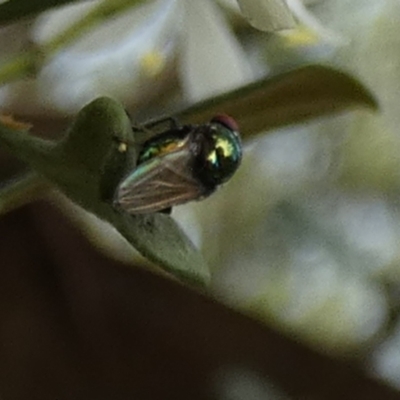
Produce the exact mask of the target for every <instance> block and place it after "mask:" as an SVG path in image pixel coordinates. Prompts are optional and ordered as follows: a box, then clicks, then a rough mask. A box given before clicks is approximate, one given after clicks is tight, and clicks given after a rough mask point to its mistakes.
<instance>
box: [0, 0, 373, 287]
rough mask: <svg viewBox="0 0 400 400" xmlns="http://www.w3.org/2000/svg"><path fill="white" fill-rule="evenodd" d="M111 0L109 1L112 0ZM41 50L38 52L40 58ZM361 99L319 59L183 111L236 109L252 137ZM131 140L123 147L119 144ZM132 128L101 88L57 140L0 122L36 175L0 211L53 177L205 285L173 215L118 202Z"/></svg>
mask: <svg viewBox="0 0 400 400" xmlns="http://www.w3.org/2000/svg"><path fill="white" fill-rule="evenodd" d="M139 2H140V1H126V0H125V1H124V0H119V1H116V2H104V3H101V4H100V5H99V7H97V8H96V9H95V10H93V11H92V12H91V13H90V15H88V16H85V17H83V19H82V20H81V21H78V22H77V23H76V24H74V25H73V26H72V27H71V28H69V29H68V30H67V31H66V32H63V33H62V34H61V35H60V36H59V37H56V38H55V39H53V40H52V42H51V43H48V44H47V45H46V46H45V47H44V48H43V49H34V50H31V51H28V52H26V53H23V54H21V55H20V56H17V58H16V59H14V60H11V62H9V63H7V64H6V65H3V67H0V82H3V83H7V82H9V81H11V80H14V79H17V78H22V77H24V76H26V75H28V74H29V73H31V72H32V66H34V67H35V69H39V68H40V67H41V60H42V62H44V61H43V60H45V59H46V58H48V57H50V56H52V55H53V54H54V52H55V51H56V50H58V49H60V48H62V47H63V46H66V45H68V44H70V43H71V42H72V41H73V40H75V39H76V38H77V37H78V36H79V35H81V34H83V32H85V31H86V30H87V29H88V28H91V27H92V26H94V25H95V24H97V23H99V22H102V21H103V20H105V19H106V18H109V17H110V16H112V15H115V14H116V13H117V12H120V11H121V10H123V9H125V8H127V7H131V6H132V5H134V4H137V3H139ZM62 3H66V1H41V2H38V1H32V0H29V1H22V0H11V1H9V2H6V3H4V4H2V5H0V16H1V17H0V23H1V22H11V21H14V20H16V19H19V18H22V17H24V16H27V15H31V14H32V13H37V12H40V11H43V10H45V9H47V8H49V7H53V6H56V5H60V4H62ZM111 3H112V4H113V5H112V6H111V5H110V4H111ZM38 54H40V55H41V56H42V58H38ZM354 106H361V107H369V108H376V103H375V101H374V98H373V96H372V95H371V94H370V93H369V92H368V90H367V89H366V88H364V87H363V86H362V84H360V83H359V82H358V81H357V80H356V79H354V78H352V77H350V76H349V75H347V74H345V73H343V72H339V71H337V70H334V69H332V68H328V67H322V66H308V67H304V68H300V69H298V70H294V71H291V72H288V73H285V74H282V75H279V76H276V77H272V78H267V79H264V80H260V81H258V82H255V83H253V84H250V85H248V86H246V87H243V88H241V89H238V90H235V91H233V92H230V93H227V94H225V95H222V96H218V97H215V98H213V99H210V100H207V101H205V102H202V103H200V104H197V105H195V106H193V107H190V108H189V109H186V110H182V111H181V112H178V113H177V115H176V116H177V117H178V119H180V120H181V122H183V123H204V122H207V121H208V120H209V119H210V118H211V117H212V116H214V115H215V114H218V113H228V114H230V115H232V116H233V117H234V118H235V119H236V120H237V121H238V122H239V125H240V126H241V129H242V132H243V136H244V137H245V138H249V137H252V136H254V135H255V134H258V133H260V132H265V131H267V130H271V129H273V128H277V127H280V126H284V125H289V124H294V123H299V122H302V121H306V120H308V119H311V118H316V117H319V116H321V115H326V114H330V113H335V112H338V111H343V110H345V109H348V108H351V107H354ZM115 138H118V140H119V141H123V142H124V143H127V144H128V145H127V148H126V151H125V149H121V148H120V147H119V145H118V143H120V142H118V141H116V140H115ZM134 142H135V136H134V133H133V132H132V128H131V122H130V120H129V119H128V117H127V115H126V113H125V111H124V109H123V107H122V105H120V104H119V103H118V102H117V101H115V100H113V99H110V98H107V97H102V98H98V99H96V100H94V101H92V102H91V103H90V104H88V105H87V106H85V107H84V108H83V109H82V110H81V111H80V112H79V114H78V115H77V118H76V120H75V123H74V124H73V126H72V127H71V129H70V130H69V132H68V134H67V135H66V136H65V137H64V138H63V139H62V140H61V141H59V142H52V141H45V140H42V139H39V138H37V137H34V136H32V135H30V134H29V133H28V132H27V131H21V130H16V129H14V128H10V127H9V126H6V125H4V124H3V125H2V124H0V145H1V146H2V147H5V148H7V149H8V150H9V151H10V152H11V153H12V154H13V155H15V156H16V157H18V158H20V159H21V160H23V161H24V162H26V163H27V164H28V165H29V166H30V167H31V168H32V169H33V170H34V171H35V172H36V174H30V175H29V176H28V177H24V178H23V179H22V180H21V181H19V182H16V183H13V184H12V185H11V186H9V187H6V188H4V189H2V191H0V213H2V212H3V213H4V212H8V211H10V210H11V209H12V208H15V207H16V206H19V205H21V204H23V203H24V198H26V202H28V201H30V200H31V199H35V198H37V197H38V196H40V193H43V192H44V191H45V190H47V188H48V187H49V186H51V185H55V186H56V187H58V188H59V189H60V190H61V191H62V192H63V193H64V194H65V195H66V196H68V197H69V198H70V199H71V200H72V201H74V202H75V203H77V204H79V205H80V206H81V207H83V208H84V209H86V210H87V211H89V212H91V213H93V214H95V215H97V216H98V217H99V218H101V219H103V220H106V221H108V222H109V223H110V224H111V225H112V226H114V227H115V228H116V229H117V230H118V231H119V232H120V233H121V234H122V235H123V236H124V237H125V238H126V239H127V240H128V242H130V243H131V244H132V245H133V246H134V247H135V248H136V249H137V250H139V251H140V252H141V253H142V254H143V255H144V256H145V257H148V258H149V259H150V260H152V261H154V262H156V263H158V264H159V265H160V266H161V267H162V268H164V269H165V270H166V271H168V272H170V273H172V274H173V275H175V276H176V277H178V278H180V279H182V280H184V281H186V282H189V283H191V284H196V285H206V284H207V282H208V280H209V272H208V269H207V266H206V264H205V262H204V260H203V257H202V256H201V254H200V253H199V252H198V251H197V249H196V248H195V247H194V246H193V244H192V243H191V242H190V240H189V239H188V238H187V237H186V236H185V234H184V233H183V232H182V231H181V229H180V228H179V227H178V226H177V224H176V223H175V221H174V220H173V219H172V218H171V217H169V216H167V215H164V214H159V213H156V214H148V215H134V216H132V215H128V214H127V213H126V212H124V211H122V210H117V209H116V208H115V207H113V205H112V197H113V193H114V190H115V188H116V186H117V185H118V183H119V182H120V180H121V179H122V178H123V177H124V176H125V175H126V173H127V172H129V171H132V169H134V168H135V165H136V148H135V146H134Z"/></svg>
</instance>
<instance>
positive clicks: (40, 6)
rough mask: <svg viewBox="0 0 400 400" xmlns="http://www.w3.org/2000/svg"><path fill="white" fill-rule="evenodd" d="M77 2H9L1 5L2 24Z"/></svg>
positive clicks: (0, 18)
mask: <svg viewBox="0 0 400 400" xmlns="http://www.w3.org/2000/svg"><path fill="white" fill-rule="evenodd" d="M76 1H77V0H9V1H6V2H5V3H3V4H0V24H7V23H10V22H14V21H17V20H19V19H21V18H25V17H29V16H32V15H35V14H38V13H40V12H42V11H46V10H47V9H49V8H53V7H58V6H62V5H64V4H67V3H72V2H76Z"/></svg>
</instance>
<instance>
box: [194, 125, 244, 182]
mask: <svg viewBox="0 0 400 400" xmlns="http://www.w3.org/2000/svg"><path fill="white" fill-rule="evenodd" d="M203 157H204V158H203V161H202V162H203V165H202V166H201V171H202V172H201V175H202V177H201V178H202V180H203V182H206V183H208V184H210V185H214V186H217V185H220V184H221V183H224V182H226V181H227V180H228V179H229V178H230V177H231V176H232V175H233V173H234V172H235V171H236V169H237V168H238V166H239V164H240V160H241V157H242V147H241V143H240V139H239V137H238V135H237V133H236V132H234V131H232V129H230V128H229V127H227V126H226V125H225V124H221V123H220V122H214V123H213V125H212V127H211V129H210V131H209V137H208V139H207V145H206V146H205V151H204V153H203Z"/></svg>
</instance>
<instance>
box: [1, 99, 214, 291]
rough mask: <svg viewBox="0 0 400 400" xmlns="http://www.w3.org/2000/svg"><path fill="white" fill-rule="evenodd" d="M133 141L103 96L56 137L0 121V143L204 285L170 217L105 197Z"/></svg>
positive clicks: (153, 256) (159, 259)
mask: <svg viewBox="0 0 400 400" xmlns="http://www.w3.org/2000/svg"><path fill="white" fill-rule="evenodd" d="M115 138H118V141H117V140H115ZM134 140H135V137H134V135H133V132H132V128H131V122H130V120H129V118H128V116H127V115H126V113H125V111H124V109H123V108H122V106H121V105H120V104H119V103H118V102H116V101H114V100H112V99H110V98H106V97H102V98H98V99H96V100H94V101H93V102H91V103H90V104H88V105H87V106H86V107H84V108H83V109H82V110H81V111H80V112H79V114H78V116H77V119H76V121H75V123H74V124H73V126H72V128H71V129H70V131H69V133H68V134H67V135H66V136H65V138H64V139H62V140H61V141H59V142H51V141H46V140H43V139H39V138H37V137H34V136H31V135H29V134H28V133H27V132H23V131H16V130H14V129H10V128H8V127H6V126H3V125H0V144H1V145H3V146H5V147H6V148H8V149H9V150H10V151H11V152H12V153H13V154H14V155H15V156H17V157H19V158H20V159H22V160H23V161H25V162H26V163H28V164H29V165H30V166H31V167H32V168H33V169H34V170H35V171H36V172H37V173H39V174H40V175H41V176H42V177H44V178H46V179H47V180H48V181H50V182H51V183H53V184H55V185H56V186H57V187H58V188H59V189H61V191H62V192H63V193H64V194H66V195H67V196H68V197H69V198H70V199H71V200H73V201H74V202H76V203H77V204H79V205H81V206H82V207H83V208H85V209H86V210H88V211H90V212H92V213H94V214H95V215H97V216H98V217H99V218H101V219H103V220H106V221H108V222H109V223H110V224H112V225H113V226H114V227H115V228H116V229H117V230H118V231H119V232H120V233H121V234H122V235H123V236H124V237H125V238H126V239H127V240H128V241H129V242H130V243H131V244H132V245H133V246H134V247H135V248H136V249H137V250H138V251H140V252H141V253H142V254H143V255H144V256H145V257H147V258H149V259H150V260H152V261H154V262H156V263H158V264H159V265H161V266H162V267H163V268H164V269H165V270H166V271H168V272H170V273H172V274H174V275H175V276H177V277H179V278H180V279H182V280H185V281H187V282H190V283H192V284H197V285H205V284H206V283H207V282H208V280H209V272H208V269H207V266H206V264H205V261H204V260H203V258H202V256H201V255H200V253H199V252H198V251H197V249H196V248H195V247H194V245H193V244H192V243H191V241H190V240H189V239H188V238H187V237H186V235H185V234H184V233H183V231H182V230H181V229H180V228H179V226H178V225H177V224H176V222H175V221H174V220H173V219H172V218H171V217H169V216H167V215H163V214H157V213H156V214H148V215H133V216H132V215H129V214H127V213H126V212H124V211H123V210H117V209H115V208H114V207H113V205H112V199H110V196H106V197H104V193H105V192H106V193H108V194H110V193H111V194H112V193H113V192H114V190H115V187H116V185H117V184H118V182H119V181H120V180H121V179H122V177H123V176H124V175H125V174H126V173H127V172H128V171H129V170H130V169H132V168H134V166H135V162H136V154H135V148H134V146H133V145H132V143H133V142H134ZM121 141H122V142H124V143H126V144H127V147H126V151H125V149H124V150H121V148H120V144H121ZM105 189H106V190H105Z"/></svg>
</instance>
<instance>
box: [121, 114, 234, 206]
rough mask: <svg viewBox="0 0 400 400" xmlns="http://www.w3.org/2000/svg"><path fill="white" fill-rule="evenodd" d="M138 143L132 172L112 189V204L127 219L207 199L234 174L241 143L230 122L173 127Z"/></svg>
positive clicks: (216, 120)
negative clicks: (139, 145)
mask: <svg viewBox="0 0 400 400" xmlns="http://www.w3.org/2000/svg"><path fill="white" fill-rule="evenodd" d="M171 121H172V122H171V126H170V128H169V129H167V130H166V131H164V132H162V133H160V134H158V135H156V136H155V137H153V138H151V139H149V140H147V141H146V142H144V144H143V146H142V148H141V150H140V153H139V156H138V162H137V167H136V169H135V170H134V171H133V172H132V173H131V174H130V175H128V176H127V177H126V178H125V179H124V180H123V181H122V182H121V183H120V184H119V186H118V188H117V190H116V194H115V198H114V205H115V206H117V207H120V208H122V209H123V210H125V211H127V212H128V213H130V214H144V213H152V212H157V211H164V210H169V209H170V208H171V207H173V206H177V205H180V204H184V203H187V202H189V201H192V200H200V199H203V198H205V197H208V196H209V195H210V194H212V193H213V192H214V191H215V190H216V188H217V187H218V186H219V185H221V184H222V183H224V182H226V181H227V180H228V179H229V178H230V177H231V176H232V175H233V173H234V172H235V171H236V170H237V168H238V166H239V164H240V161H241V158H242V144H241V140H240V136H239V130H238V126H237V124H236V122H235V120H234V119H233V118H231V117H229V116H227V115H217V116H215V117H214V118H212V119H211V121H210V122H209V123H207V124H202V125H182V126H179V125H178V124H177V123H176V122H175V121H174V120H171Z"/></svg>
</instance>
